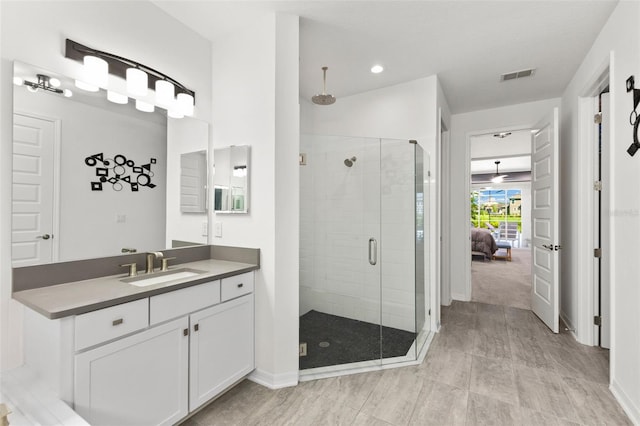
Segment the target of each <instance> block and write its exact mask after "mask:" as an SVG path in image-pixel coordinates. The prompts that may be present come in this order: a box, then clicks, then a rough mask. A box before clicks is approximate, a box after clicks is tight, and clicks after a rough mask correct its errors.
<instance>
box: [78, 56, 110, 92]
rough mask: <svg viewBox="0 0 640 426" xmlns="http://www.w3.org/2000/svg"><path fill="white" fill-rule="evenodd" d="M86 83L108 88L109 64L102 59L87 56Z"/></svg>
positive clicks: (85, 65) (85, 63) (85, 58)
mask: <svg viewBox="0 0 640 426" xmlns="http://www.w3.org/2000/svg"><path fill="white" fill-rule="evenodd" d="M83 63H84V73H85V77H84V79H85V81H86V82H87V83H89V84H91V85H93V86H98V87H105V88H106V87H107V83H108V81H109V64H107V61H105V60H104V59H102V58H98V57H97V56H91V55H87V56H85V57H84V59H83Z"/></svg>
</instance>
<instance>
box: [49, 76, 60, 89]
mask: <svg viewBox="0 0 640 426" xmlns="http://www.w3.org/2000/svg"><path fill="white" fill-rule="evenodd" d="M49 85H50V86H51V87H60V80H58V79H57V78H55V77H51V78H50V79H49Z"/></svg>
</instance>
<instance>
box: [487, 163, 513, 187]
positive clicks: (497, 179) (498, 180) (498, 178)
mask: <svg viewBox="0 0 640 426" xmlns="http://www.w3.org/2000/svg"><path fill="white" fill-rule="evenodd" d="M495 163H496V174H495V175H493V177H492V178H491V182H493V183H502V181H503V180H504V178H506V177H507V176H509V175H501V174H500V172H499V171H498V166H499V165H500V160H497V161H496V162H495Z"/></svg>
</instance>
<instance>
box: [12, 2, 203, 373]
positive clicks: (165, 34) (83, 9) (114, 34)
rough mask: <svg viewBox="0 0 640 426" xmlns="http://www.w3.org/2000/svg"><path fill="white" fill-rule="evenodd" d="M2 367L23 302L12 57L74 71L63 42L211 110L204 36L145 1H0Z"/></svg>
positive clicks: (17, 339) (15, 344)
mask: <svg viewBox="0 0 640 426" xmlns="http://www.w3.org/2000/svg"><path fill="white" fill-rule="evenodd" d="M0 19H1V37H0V39H1V48H0V52H1V55H2V59H1V61H2V62H1V68H0V70H1V74H0V91H1V93H0V94H1V96H0V102H1V109H0V129H1V130H0V132H1V133H0V141H1V143H0V159H1V160H0V166H1V167H0V200H2V202H0V316H1V323H2V325H1V329H0V331H1V335H0V342H1V349H2V350H1V351H0V355H1V359H0V368H1V369H3V370H4V369H7V368H10V367H12V366H16V365H19V364H21V362H22V350H21V348H22V341H21V335H22V332H21V327H22V326H21V324H22V322H21V314H22V307H21V305H19V304H17V303H16V302H13V301H12V300H11V253H10V252H11V247H10V240H11V146H12V144H11V140H12V136H11V128H12V126H11V123H12V96H11V93H12V91H13V84H12V74H13V68H12V61H13V60H19V61H22V62H26V63H29V64H33V65H36V66H39V67H42V68H45V69H48V70H51V71H53V72H56V73H59V74H63V75H68V76H71V77H78V76H79V71H80V64H79V63H76V62H74V61H71V60H69V59H66V58H64V40H65V38H67V37H69V38H71V39H74V40H75V41H78V42H80V43H83V44H86V45H88V46H91V47H95V48H97V49H100V50H104V51H107V52H112V53H115V54H117V55H120V56H124V57H128V58H131V59H134V60H136V61H138V62H141V63H143V64H146V65H149V66H151V67H152V68H156V69H158V70H161V71H163V72H165V73H166V74H168V75H170V76H171V77H173V78H175V79H176V80H178V81H180V82H182V83H183V84H185V85H186V86H187V87H189V88H191V89H193V90H195V92H196V114H197V115H198V116H199V117H203V118H204V119H205V120H207V119H208V118H209V117H210V116H211V104H210V100H211V98H210V96H211V83H210V82H211V60H210V58H211V56H210V48H209V42H208V41H206V40H205V39H203V38H202V37H201V36H200V35H198V34H197V33H195V32H194V31H192V30H190V29H189V28H187V27H185V26H184V25H183V24H181V23H179V22H177V21H176V20H174V19H173V18H171V17H169V16H168V15H167V14H165V13H164V12H162V11H161V10H160V9H158V8H157V7H156V6H154V5H153V4H151V3H148V2H126V3H125V2H107V1H103V2H93V1H92V2H75V1H56V2H5V1H3V2H0ZM184 46H188V47H189V48H188V49H185V48H184Z"/></svg>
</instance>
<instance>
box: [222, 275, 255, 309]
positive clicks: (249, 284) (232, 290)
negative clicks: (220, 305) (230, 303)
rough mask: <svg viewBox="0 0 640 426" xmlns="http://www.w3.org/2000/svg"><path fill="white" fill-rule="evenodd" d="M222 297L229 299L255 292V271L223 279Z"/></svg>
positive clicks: (223, 299)
mask: <svg viewBox="0 0 640 426" xmlns="http://www.w3.org/2000/svg"><path fill="white" fill-rule="evenodd" d="M221 285H222V290H221V299H222V301H223V302H224V301H227V300H230V299H235V298H236V297H239V296H242V295H243V294H249V293H252V292H253V272H246V273H244V274H240V275H234V276H233V277H229V278H223V279H222V284H221Z"/></svg>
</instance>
